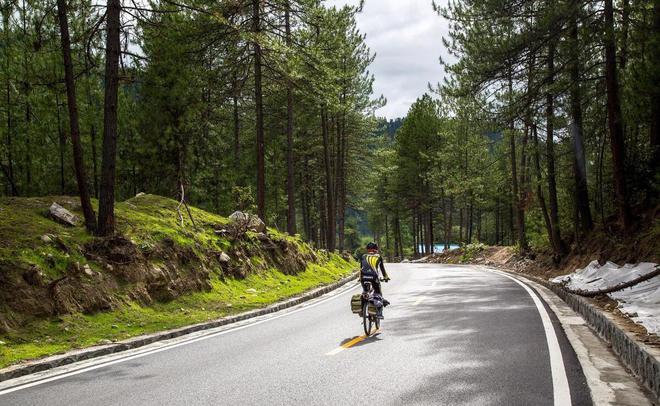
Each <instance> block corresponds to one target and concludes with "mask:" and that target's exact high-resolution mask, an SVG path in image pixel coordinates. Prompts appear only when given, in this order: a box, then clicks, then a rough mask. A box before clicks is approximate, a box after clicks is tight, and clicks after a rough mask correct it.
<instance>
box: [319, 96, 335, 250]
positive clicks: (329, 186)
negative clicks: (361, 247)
mask: <svg viewBox="0 0 660 406" xmlns="http://www.w3.org/2000/svg"><path fill="white" fill-rule="evenodd" d="M321 132H322V134H323V162H324V167H325V194H326V199H327V203H326V206H327V213H326V219H327V222H326V238H325V239H326V243H327V248H328V250H329V251H334V250H335V197H334V190H333V189H334V187H333V180H332V168H331V166H330V165H331V164H330V148H331V145H330V140H329V134H328V132H329V131H328V118H327V113H326V110H325V107H321Z"/></svg>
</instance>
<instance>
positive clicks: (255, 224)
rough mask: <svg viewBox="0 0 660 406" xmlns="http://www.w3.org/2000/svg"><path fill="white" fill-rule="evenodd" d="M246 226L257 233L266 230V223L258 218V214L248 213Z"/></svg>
mask: <svg viewBox="0 0 660 406" xmlns="http://www.w3.org/2000/svg"><path fill="white" fill-rule="evenodd" d="M248 228H249V229H250V230H252V231H255V232H257V233H265V232H266V224H265V223H264V222H263V221H262V220H261V219H260V218H259V216H255V215H250V222H249V223H248Z"/></svg>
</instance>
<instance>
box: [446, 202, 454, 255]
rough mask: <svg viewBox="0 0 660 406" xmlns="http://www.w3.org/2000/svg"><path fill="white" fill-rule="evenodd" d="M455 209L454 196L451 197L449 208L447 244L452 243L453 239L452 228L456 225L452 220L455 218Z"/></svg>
mask: <svg viewBox="0 0 660 406" xmlns="http://www.w3.org/2000/svg"><path fill="white" fill-rule="evenodd" d="M453 211H454V198H453V197H450V198H449V210H448V215H447V217H448V220H447V233H446V235H447V237H446V239H447V244H451V239H452V228H453V227H454V224H453V222H452V220H453V219H454V216H453Z"/></svg>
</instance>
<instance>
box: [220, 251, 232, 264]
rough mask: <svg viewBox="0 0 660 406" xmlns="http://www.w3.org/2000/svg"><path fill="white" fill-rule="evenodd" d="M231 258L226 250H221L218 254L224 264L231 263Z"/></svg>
mask: <svg viewBox="0 0 660 406" xmlns="http://www.w3.org/2000/svg"><path fill="white" fill-rule="evenodd" d="M230 260H231V258H230V257H229V255H227V254H226V253H224V252H221V253H220V255H219V256H218V261H220V262H221V263H223V264H227V263H229V261H230Z"/></svg>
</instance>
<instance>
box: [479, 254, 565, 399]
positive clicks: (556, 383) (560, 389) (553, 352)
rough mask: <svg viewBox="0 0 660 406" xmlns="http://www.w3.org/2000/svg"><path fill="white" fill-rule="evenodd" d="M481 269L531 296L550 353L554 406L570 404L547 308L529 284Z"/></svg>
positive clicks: (562, 366)
mask: <svg viewBox="0 0 660 406" xmlns="http://www.w3.org/2000/svg"><path fill="white" fill-rule="evenodd" d="M483 269H486V270H488V271H490V272H493V273H496V274H498V275H501V276H504V277H506V278H509V279H511V280H512V281H514V282H516V283H517V284H518V285H520V286H522V287H523V289H525V291H527V293H528V294H529V295H530V296H531V297H532V300H533V301H534V304H535V305H536V309H537V310H538V312H539V314H540V315H541V321H542V322H543V329H544V330H545V338H546V341H547V343H548V351H549V353H550V370H551V371H552V395H553V399H554V404H555V406H565V405H571V404H572V403H571V390H570V387H569V386H568V378H567V377H566V368H565V367H564V360H563V359H562V357H561V348H560V347H559V341H558V340H557V334H556V333H555V328H554V327H553V326H552V320H550V315H548V312H547V310H545V307H544V306H543V303H542V302H541V299H539V297H538V295H537V294H536V293H534V291H533V290H532V289H531V288H530V287H529V286H527V285H526V284H525V283H523V282H521V281H520V280H518V279H516V278H514V277H513V276H510V275H507V274H505V273H503V272H499V271H496V270H494V269H490V268H485V267H484V268H483Z"/></svg>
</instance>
